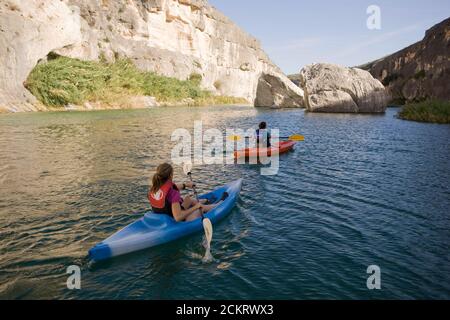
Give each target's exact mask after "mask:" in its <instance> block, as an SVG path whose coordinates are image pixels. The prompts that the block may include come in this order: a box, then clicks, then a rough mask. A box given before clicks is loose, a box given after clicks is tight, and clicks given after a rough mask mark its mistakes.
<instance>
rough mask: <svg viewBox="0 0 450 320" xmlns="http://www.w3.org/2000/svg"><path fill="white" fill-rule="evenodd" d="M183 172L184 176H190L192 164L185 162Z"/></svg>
mask: <svg viewBox="0 0 450 320" xmlns="http://www.w3.org/2000/svg"><path fill="white" fill-rule="evenodd" d="M183 171H184V174H185V175H190V174H191V172H192V163H190V162H185V163H184V165H183Z"/></svg>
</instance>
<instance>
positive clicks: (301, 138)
mask: <svg viewBox="0 0 450 320" xmlns="http://www.w3.org/2000/svg"><path fill="white" fill-rule="evenodd" d="M289 140H291V141H305V137H304V136H301V135H299V134H294V135H292V136H290V137H289Z"/></svg>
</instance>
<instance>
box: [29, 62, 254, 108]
mask: <svg viewBox="0 0 450 320" xmlns="http://www.w3.org/2000/svg"><path fill="white" fill-rule="evenodd" d="M102 58H103V59H101V61H100V62H95V61H82V60H78V59H71V58H66V57H55V58H54V59H53V60H51V61H49V62H47V63H43V64H39V65H37V66H36V67H35V68H34V69H33V71H32V72H31V73H30V75H29V77H28V79H27V81H26V87H27V88H28V90H30V92H31V93H32V94H33V95H34V96H35V97H37V98H38V99H39V100H40V101H41V102H42V103H43V104H45V105H47V106H53V107H62V106H65V105H67V104H78V105H80V104H83V103H84V102H87V101H92V102H102V103H106V104H110V105H114V104H115V103H117V102H118V101H119V100H126V99H127V98H128V97H131V96H136V95H145V96H153V97H155V98H156V99H157V100H158V101H160V102H161V103H163V104H176V103H180V102H183V101H184V100H189V101H190V102H189V104H195V105H205V104H237V103H247V101H245V100H244V99H239V98H233V97H216V96H213V95H212V94H211V92H209V91H205V90H203V89H201V88H200V82H201V75H196V74H193V75H191V77H190V79H189V80H184V81H183V80H178V79H175V78H169V77H164V76H160V75H157V74H155V73H151V72H142V71H140V70H138V69H137V68H136V66H135V65H134V64H133V63H132V62H131V61H130V60H128V59H120V58H119V59H117V58H118V57H117V56H116V59H117V60H116V61H115V62H114V63H111V64H110V63H107V62H106V59H105V57H104V55H103V56H102Z"/></svg>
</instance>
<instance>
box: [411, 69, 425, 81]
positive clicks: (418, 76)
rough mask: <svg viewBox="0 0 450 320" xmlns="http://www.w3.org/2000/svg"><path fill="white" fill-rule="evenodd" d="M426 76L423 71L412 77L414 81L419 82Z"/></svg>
mask: <svg viewBox="0 0 450 320" xmlns="http://www.w3.org/2000/svg"><path fill="white" fill-rule="evenodd" d="M425 76H426V74H425V70H420V71H418V72H416V74H415V75H414V79H416V80H420V79H423V78H425Z"/></svg>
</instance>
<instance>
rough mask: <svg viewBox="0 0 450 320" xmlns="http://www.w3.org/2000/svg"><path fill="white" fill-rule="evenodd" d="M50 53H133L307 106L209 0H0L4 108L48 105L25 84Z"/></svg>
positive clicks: (214, 84)
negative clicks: (40, 101)
mask: <svg viewBox="0 0 450 320" xmlns="http://www.w3.org/2000/svg"><path fill="white" fill-rule="evenodd" d="M50 52H55V53H57V54H60V55H63V56H68V57H72V58H80V59H85V60H98V59H100V58H101V57H102V58H105V59H107V60H109V61H114V60H115V59H117V58H120V57H126V58H130V59H131V60H132V61H133V62H134V63H135V64H136V66H138V67H139V68H140V69H142V70H145V71H154V72H156V73H158V74H161V75H165V76H170V77H176V78H179V79H187V78H188V77H189V76H190V75H191V74H193V73H197V74H200V75H202V86H203V87H204V88H205V89H207V90H210V91H212V92H213V93H214V94H217V95H227V96H234V97H242V98H245V99H247V100H248V101H249V102H251V103H254V104H255V105H256V106H275V107H300V106H302V103H303V91H302V90H301V89H300V88H298V87H297V86H295V85H294V84H293V83H292V82H291V81H290V80H289V79H288V78H287V77H286V76H285V75H284V74H283V73H282V71H281V70H280V69H279V68H278V67H277V66H276V65H274V64H273V63H272V62H271V61H270V59H269V58H268V56H267V55H266V54H265V53H264V51H263V50H262V48H261V46H260V44H259V42H258V41H257V40H256V39H255V38H253V37H252V36H250V35H248V34H247V33H245V32H244V31H243V30H242V29H240V28H239V27H238V26H237V25H235V24H234V23H233V22H232V21H231V20H230V19H228V18H227V17H226V16H224V15H223V14H222V13H220V12H219V11H218V10H216V9H215V8H213V7H212V6H210V5H209V4H208V3H207V1H206V0H129V1H113V0H62V1H60V0H52V1H48V0H47V1H45V0H36V1H33V0H22V1H20V0H1V1H0V109H3V110H8V111H36V110H41V109H45V107H43V106H41V105H39V103H37V101H36V99H35V98H34V97H33V96H32V95H31V94H30V93H29V92H28V91H27V90H26V89H25V88H24V86H23V83H24V81H25V80H26V78H27V77H28V74H29V73H30V72H31V70H32V69H33V68H34V67H35V66H36V64H37V63H38V62H39V61H45V59H46V56H47V55H48V54H49V53H50Z"/></svg>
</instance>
